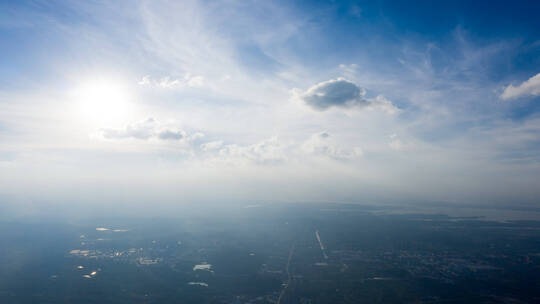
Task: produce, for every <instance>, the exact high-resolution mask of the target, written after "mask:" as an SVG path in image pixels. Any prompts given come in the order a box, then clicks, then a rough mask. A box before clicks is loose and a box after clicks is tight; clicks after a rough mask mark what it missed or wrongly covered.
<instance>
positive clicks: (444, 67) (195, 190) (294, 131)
mask: <svg viewBox="0 0 540 304" xmlns="http://www.w3.org/2000/svg"><path fill="white" fill-rule="evenodd" d="M539 13H540V4H538V3H537V2H535V1H513V2H506V1H505V2H503V1H448V2H443V1H437V2H433V1H417V2H415V3H411V2H410V1H365V2H362V1H298V2H291V1H180V2H175V1H92V2H86V1H85V2H80V1H73V2H72V1H3V2H1V3H0V45H1V46H2V56H1V57H0V58H1V59H0V70H1V73H0V167H1V168H2V170H1V171H0V172H1V173H0V184H2V185H3V186H0V197H1V198H2V200H3V201H16V202H19V204H23V205H24V204H27V205H28V204H30V205H32V206H33V204H47V202H50V201H62V202H68V201H69V202H72V201H77V202H79V203H80V204H97V202H101V203H103V202H112V201H124V202H130V201H143V202H144V201H148V200H153V201H160V202H164V203H167V204H169V203H170V204H178V203H189V202H201V201H216V200H217V201H223V202H229V201H246V202H248V201H261V200H264V201H272V200H275V201H335V202H361V203H377V202H385V203H387V202H395V203H400V202H412V201H427V202H451V203H452V202H455V203H474V204H507V205H512V204H519V205H521V204H538V199H537V197H538V195H539V194H540V193H538V192H539V190H538V189H540V187H539V186H540V166H539V159H540V136H539V134H540V116H539V113H538V112H539V111H540V106H539V102H540V76H537V75H540V18H538V14H539Z"/></svg>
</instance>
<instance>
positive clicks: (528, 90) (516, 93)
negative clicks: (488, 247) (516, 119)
mask: <svg viewBox="0 0 540 304" xmlns="http://www.w3.org/2000/svg"><path fill="white" fill-rule="evenodd" d="M529 95H532V96H538V95H540V73H538V74H536V75H535V76H533V77H531V78H529V79H528V80H527V81H525V82H523V83H522V84H520V85H518V86H517V87H515V86H513V85H509V86H507V87H506V88H505V89H504V91H503V92H502V94H501V96H500V97H501V99H504V100H509V99H516V98H520V97H523V96H529Z"/></svg>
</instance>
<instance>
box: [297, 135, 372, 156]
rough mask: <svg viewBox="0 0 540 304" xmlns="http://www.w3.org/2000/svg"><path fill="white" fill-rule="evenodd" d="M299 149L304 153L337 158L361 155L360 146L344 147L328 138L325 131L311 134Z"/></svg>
mask: <svg viewBox="0 0 540 304" xmlns="http://www.w3.org/2000/svg"><path fill="white" fill-rule="evenodd" d="M301 149H302V151H303V152H304V153H306V154H310V155H314V156H325V157H330V158H333V159H338V160H349V159H355V158H358V157H361V156H362V155H363V151H362V149H361V148H360V147H353V148H345V147H342V146H340V145H338V144H336V143H335V142H333V141H332V140H331V139H330V134H328V133H327V132H321V133H316V134H313V135H312V136H311V137H310V138H309V139H308V140H307V141H305V142H304V143H303V144H302V147H301Z"/></svg>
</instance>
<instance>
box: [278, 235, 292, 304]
mask: <svg viewBox="0 0 540 304" xmlns="http://www.w3.org/2000/svg"><path fill="white" fill-rule="evenodd" d="M294 247H295V244H293V245H292V246H291V250H290V251H289V259H287V265H286V266H285V272H286V273H287V282H286V283H285V286H284V287H283V290H281V293H280V294H279V298H278V300H277V304H281V299H282V298H283V296H284V295H285V292H287V288H289V284H290V283H291V278H292V275H291V273H290V271H289V266H290V265H291V259H292V257H293V254H294Z"/></svg>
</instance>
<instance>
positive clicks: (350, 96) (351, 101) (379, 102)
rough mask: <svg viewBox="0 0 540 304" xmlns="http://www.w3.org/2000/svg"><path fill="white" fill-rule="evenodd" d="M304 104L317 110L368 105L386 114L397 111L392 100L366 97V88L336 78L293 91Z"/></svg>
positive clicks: (381, 97)
mask: <svg viewBox="0 0 540 304" xmlns="http://www.w3.org/2000/svg"><path fill="white" fill-rule="evenodd" d="M295 94H296V95H297V97H298V98H300V99H301V100H303V101H304V102H305V103H306V105H308V106H310V107H311V108H313V109H315V110H319V111H325V110H327V109H329V108H332V107H336V108H352V107H370V108H378V109H381V110H382V111H384V112H386V113H388V114H395V113H397V112H399V109H398V108H396V107H395V106H394V105H393V104H392V102H391V101H390V100H388V99H386V98H385V97H384V96H383V95H379V96H377V97H375V98H366V97H365V95H366V90H365V89H364V88H361V87H359V86H358V85H356V84H355V83H353V82H351V81H349V80H347V79H345V78H337V79H331V80H328V81H324V82H320V83H318V84H316V85H314V86H312V87H311V88H309V89H308V90H307V91H305V92H304V93H298V92H296V93H295Z"/></svg>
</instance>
